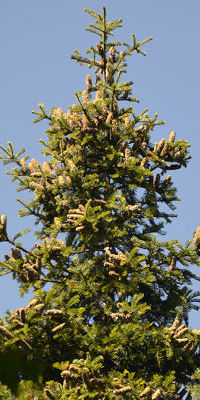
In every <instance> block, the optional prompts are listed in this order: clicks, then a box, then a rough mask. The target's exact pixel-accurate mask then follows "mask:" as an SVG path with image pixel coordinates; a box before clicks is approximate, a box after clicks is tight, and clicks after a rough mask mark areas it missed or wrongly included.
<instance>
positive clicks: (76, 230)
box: [0, 8, 200, 400]
mask: <svg viewBox="0 0 200 400" xmlns="http://www.w3.org/2000/svg"><path fill="white" fill-rule="evenodd" d="M85 11H86V12H87V13H88V14H90V15H91V16H92V17H93V18H94V19H95V22H94V23H91V24H90V26H89V28H88V29H87V30H88V31H89V32H92V33H94V34H95V35H97V36H98V43H97V44H96V46H92V47H91V48H90V49H89V50H87V51H86V56H81V55H80V53H79V51H78V50H76V51H75V52H74V55H72V57H71V58H72V59H73V60H75V61H77V62H78V63H79V64H80V65H82V64H86V65H87V66H88V68H89V69H90V70H91V71H93V72H91V74H87V75H86V86H85V88H84V90H82V91H80V92H77V93H76V94H75V95H76V103H75V104H73V105H72V106H71V107H69V109H68V111H67V112H65V111H63V110H62V109H61V108H60V107H59V108H55V107H53V108H52V110H51V111H50V113H48V112H47V111H46V110H45V107H44V105H43V104H39V105H38V111H33V114H35V116H36V118H35V120H34V122H38V121H41V120H44V119H46V120H47V121H48V124H49V125H48V129H47V131H46V134H47V141H46V142H45V141H44V140H41V143H42V145H43V150H42V153H43V155H44V156H46V157H47V161H44V162H43V164H42V165H41V164H40V163H39V162H38V161H37V160H36V159H31V160H29V161H27V160H28V158H29V157H28V156H24V157H23V158H21V156H22V154H23V153H24V149H22V150H21V151H20V152H18V153H17V154H15V151H14V148H13V145H12V143H10V142H8V147H7V148H5V147H3V146H1V149H2V150H3V155H2V156H1V158H2V159H3V162H4V163H5V164H6V163H14V167H13V169H12V170H11V171H10V172H9V174H11V175H12V180H13V181H17V183H18V185H19V189H18V190H19V191H21V190H22V191H23V190H26V191H28V192H30V193H31V194H32V199H31V200H30V201H29V202H28V203H26V202H25V201H24V200H23V199H18V201H19V202H20V203H21V204H22V206H23V209H22V210H21V211H20V216H26V215H32V216H34V217H35V222H36V224H37V225H38V230H37V231H35V232H34V235H35V238H36V241H34V243H33V246H32V248H31V249H26V248H25V247H24V246H23V244H22V242H19V237H20V236H22V235H23V234H24V233H26V231H24V232H20V233H18V234H16V235H15V236H14V237H13V238H11V237H10V236H9V233H8V232H7V218H6V216H5V215H4V214H3V215H1V219H0V241H2V242H7V243H8V244H9V245H10V255H7V254H6V255H5V259H4V260H2V261H1V262H0V270H1V274H2V275H3V274H5V273H10V274H11V275H12V277H13V278H14V279H16V280H17V281H18V283H19V286H20V292H21V294H23V293H25V292H26V291H28V290H29V289H30V288H32V289H33V290H34V298H33V299H32V300H31V301H30V302H29V304H28V305H27V306H25V307H24V308H20V309H17V310H14V311H11V312H9V314H8V315H7V317H6V318H5V319H2V320H1V325H0V340H1V354H0V380H1V382H2V385H8V387H10V388H11V390H12V391H13V393H15V394H16V393H17V398H18V399H25V400H26V399H29V398H32V399H35V400H36V399H37V400H42V399H55V400H61V399H62V400H65V399H69V400H75V399H99V400H100V399H102V400H106V399H119V400H120V399H135V400H139V399H141V398H144V399H145V400H149V399H152V400H156V399H159V400H167V399H172V398H173V399H175V398H176V399H180V400H181V399H183V398H186V397H187V400H189V398H190V392H189V386H188V385H189V384H191V382H192V379H193V378H192V375H193V374H194V373H195V371H196V369H197V368H198V367H199V366H200V365H199V337H200V331H195V330H192V329H190V328H189V327H188V313H189V311H190V310H191V309H192V308H196V309H197V308H198V306H197V305H196V302H198V300H199V298H198V296H199V293H195V292H192V290H191V288H190V285H191V283H192V280H193V279H197V277H196V276H195V275H194V274H193V273H192V272H191V270H190V267H191V265H199V254H198V248H199V245H200V228H198V229H197V231H196V232H195V235H194V245H193V244H192V243H191V241H188V242H187V243H186V245H185V246H183V245H181V244H180V243H179V241H178V240H176V239H175V240H171V241H161V240H160V237H161V236H160V234H162V233H163V228H164V227H165V226H166V224H167V223H170V222H172V220H173V218H174V217H175V214H174V209H175V206H174V203H175V201H177V200H178V197H177V194H176V188H175V187H174V185H173V181H172V176H171V175H169V173H171V171H174V170H176V169H180V168H181V167H186V166H187V164H188V161H189V159H190V155H189V144H188V142H187V141H186V140H176V138H175V136H176V135H175V132H174V131H172V132H171V133H170V135H169V137H168V138H167V139H164V138H163V139H161V140H160V141H159V142H158V143H152V138H151V134H152V131H153V130H154V128H156V126H159V125H161V124H162V123H163V122H162V121H159V120H158V115H157V114H155V115H154V116H153V117H151V116H149V114H148V110H147V109H145V110H143V111H142V112H141V113H140V114H137V113H136V111H135V108H134V104H135V103H136V102H138V100H137V99H136V98H134V97H132V82H128V81H123V75H124V74H125V73H126V66H127V64H126V60H127V58H128V56H132V55H134V54H135V53H139V54H142V55H145V54H146V53H145V52H144V51H143V45H144V44H145V43H147V42H148V41H149V40H151V38H148V39H145V40H143V41H141V42H138V41H137V40H136V37H135V35H132V44H131V45H129V44H126V43H125V44H124V43H123V44H122V43H120V42H115V41H114V40H113V31H114V30H115V29H116V28H119V27H121V25H122V20H121V19H119V20H116V21H113V22H107V19H106V10H105V8H103V13H102V15H100V14H98V13H95V12H93V11H92V10H89V9H86V10H85ZM48 283H50V285H47V284H48ZM196 374H197V372H196ZM195 377H196V375H194V379H196V378H195ZM0 390H1V391H2V393H3V391H4V392H5V390H7V389H6V388H5V386H2V387H0ZM2 396H4V394H2ZM5 396H6V394H5ZM5 396H4V397H2V398H8V396H9V394H7V397H5Z"/></svg>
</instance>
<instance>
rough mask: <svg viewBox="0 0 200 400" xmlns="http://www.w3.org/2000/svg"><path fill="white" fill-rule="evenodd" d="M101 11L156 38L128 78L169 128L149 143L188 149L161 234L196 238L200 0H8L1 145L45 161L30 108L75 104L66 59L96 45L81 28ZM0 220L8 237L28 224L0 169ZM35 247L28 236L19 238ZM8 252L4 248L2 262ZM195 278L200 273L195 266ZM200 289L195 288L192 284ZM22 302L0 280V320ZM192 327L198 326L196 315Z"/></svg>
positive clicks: (76, 77) (0, 27)
mask: <svg viewBox="0 0 200 400" xmlns="http://www.w3.org/2000/svg"><path fill="white" fill-rule="evenodd" d="M103 5H105V6H106V7H107V13H108V18H111V19H113V18H114V19H115V18H119V17H122V18H123V20H124V24H123V28H121V29H120V30H118V31H117V37H119V36H120V38H121V39H122V40H123V41H127V42H129V41H131V33H132V32H134V33H135V34H136V37H137V38H138V39H143V38H145V37H147V36H153V41H152V42H150V43H149V44H148V45H146V50H147V52H148V56H147V57H146V58H145V57H142V56H135V57H133V58H132V60H131V61H130V64H129V69H128V78H129V79H131V80H133V81H134V94H135V96H136V97H138V98H139V99H140V101H141V103H140V105H139V107H138V110H139V109H143V108H144V107H148V108H149V111H150V112H151V113H152V114H153V113H154V112H158V113H159V116H160V118H161V119H164V120H165V121H166V125H165V126H164V127H160V128H159V129H157V130H155V133H154V137H153V139H154V140H155V141H158V139H160V138H162V137H165V136H166V137H168V135H169V132H170V130H172V129H174V130H176V132H177V138H185V139H187V140H188V141H189V142H190V143H191V153H192V160H191V162H190V166H189V167H188V169H185V170H181V171H178V172H176V173H174V180H175V182H176V185H177V188H178V193H179V195H180V196H181V198H182V201H181V203H179V204H178V207H177V213H178V218H177V219H176V220H174V222H173V224H172V225H171V226H169V227H168V229H167V238H178V239H179V240H181V241H182V242H185V241H186V240H187V239H189V238H192V235H193V232H194V230H195V229H196V226H197V225H200V213H199V175H198V174H199V159H200V156H199V149H200V139H199V130H200V124H199V120H198V115H199V114H200V111H199V106H200V100H199V92H200V90H199V89H200V87H199V86H200V79H199V71H200V55H199V37H200V24H199V16H200V2H199V0H190V1H186V0H176V1H174V0H168V1H160V0H151V1H150V0H124V1H121V0H113V1H111V0H110V1H109V0H104V1H101V0H96V1H95V0H87V1H82V0H73V1H72V2H71V1H68V0H57V1H55V0H54V1H52V0H42V1H41V0H34V1H31V0H29V1H27V0H18V1H14V0H7V1H2V2H1V13H0V49H1V62H0V116H1V122H0V125H1V130H0V132H1V137H0V143H2V144H4V145H5V144H6V143H7V141H8V140H11V141H13V142H14V144H15V145H16V148H17V149H19V148H21V147H24V146H25V147H26V149H27V152H28V154H30V156H31V157H32V158H33V157H34V158H37V159H39V160H41V159H42V158H41V155H40V144H39V143H38V139H39V138H41V137H43V138H44V129H45V124H37V125H33V124H32V116H31V113H30V111H31V110H32V109H35V108H36V105H37V103H39V102H42V103H45V104H46V105H47V107H49V108H50V107H51V106H52V105H55V106H57V107H59V106H61V107H63V109H67V107H68V106H69V105H70V104H72V103H74V95H73V93H74V91H75V90H81V89H82V88H83V87H84V85H85V71H84V69H80V68H79V67H78V66H77V65H76V64H75V63H74V62H73V61H71V60H70V55H71V53H72V52H73V50H74V49H75V48H78V49H80V50H82V51H83V50H84V49H85V48H87V47H89V46H90V44H92V43H93V44H94V38H93V37H92V36H91V34H90V33H88V32H86V31H84V28H85V27H86V26H87V25H88V23H89V22H90V21H91V19H90V17H89V16H88V15H87V14H85V13H84V10H83V9H84V7H88V8H93V9H95V10H96V11H98V12H99V11H100V10H101V9H102V6H103ZM0 182H1V197H0V213H2V214H3V213H4V214H7V215H8V230H9V232H10V233H14V232H18V231H20V230H21V229H24V228H27V227H31V226H32V223H33V221H32V219H31V218H29V219H27V218H24V219H19V218H18V217H17V210H18V205H17V203H16V197H17V195H16V193H15V185H13V184H11V183H10V182H8V180H7V177H6V175H5V168H3V167H0ZM24 243H25V244H26V245H27V246H31V243H32V241H31V235H27V237H26V239H24ZM5 250H6V247H5V245H4V244H2V243H0V255H1V254H2V255H3V254H4V251H5ZM195 272H197V273H198V274H199V271H198V269H197V268H196V269H195ZM195 289H196V290H198V289H200V288H199V285H198V284H196V285H195ZM26 301H27V298H25V299H19V296H18V292H17V286H16V284H15V282H13V281H12V280H11V278H9V277H2V278H0V314H3V313H4V311H5V310H6V309H8V308H9V309H12V308H15V307H19V306H20V305H23V304H26ZM190 324H191V325H192V326H193V327H195V328H200V321H199V319H198V313H193V314H192V316H191V320H190Z"/></svg>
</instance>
